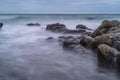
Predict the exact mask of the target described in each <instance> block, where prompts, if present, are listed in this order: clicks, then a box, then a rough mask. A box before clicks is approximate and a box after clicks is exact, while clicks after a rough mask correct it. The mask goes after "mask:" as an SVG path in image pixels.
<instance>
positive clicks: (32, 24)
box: [26, 23, 41, 26]
mask: <svg viewBox="0 0 120 80" xmlns="http://www.w3.org/2000/svg"><path fill="white" fill-rule="evenodd" d="M26 25H27V26H41V25H40V24H39V23H27V24H26Z"/></svg>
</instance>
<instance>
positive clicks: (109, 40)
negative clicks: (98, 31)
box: [93, 33, 120, 47]
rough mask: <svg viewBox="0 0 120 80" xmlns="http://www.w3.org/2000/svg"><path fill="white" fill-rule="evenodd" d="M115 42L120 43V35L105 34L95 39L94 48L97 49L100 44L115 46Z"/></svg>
mask: <svg viewBox="0 0 120 80" xmlns="http://www.w3.org/2000/svg"><path fill="white" fill-rule="evenodd" d="M115 41H120V33H110V34H103V35H101V36H96V37H95V38H94V42H93V47H97V46H98V45H100V44H108V45H110V46H113V45H114V42H115Z"/></svg>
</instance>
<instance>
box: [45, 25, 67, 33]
mask: <svg viewBox="0 0 120 80" xmlns="http://www.w3.org/2000/svg"><path fill="white" fill-rule="evenodd" d="M46 30H48V31H53V32H64V31H66V30H68V29H67V28H66V26H65V25H64V24H60V23H55V24H48V25H47V27H46Z"/></svg>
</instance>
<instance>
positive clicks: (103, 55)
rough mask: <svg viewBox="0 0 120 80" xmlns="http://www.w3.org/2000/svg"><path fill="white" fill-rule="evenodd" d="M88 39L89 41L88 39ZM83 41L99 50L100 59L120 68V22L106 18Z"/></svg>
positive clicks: (106, 63)
mask: <svg viewBox="0 0 120 80" xmlns="http://www.w3.org/2000/svg"><path fill="white" fill-rule="evenodd" d="M86 40H87V41H86ZM81 41H82V43H84V44H86V45H90V46H91V47H92V48H93V49H96V50H97V55H98V60H100V61H101V62H103V63H104V64H105V65H113V66H116V67H118V68H120V57H119V56H120V45H119V44H120V22H119V21H117V20H112V21H109V20H104V21H103V22H102V24H101V25H100V26H99V27H98V28H97V29H96V30H95V31H94V32H93V33H92V36H87V37H84V38H83V40H81Z"/></svg>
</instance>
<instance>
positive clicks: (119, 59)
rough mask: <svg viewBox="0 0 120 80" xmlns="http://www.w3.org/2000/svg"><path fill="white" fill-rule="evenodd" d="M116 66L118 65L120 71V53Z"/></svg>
mask: <svg viewBox="0 0 120 80" xmlns="http://www.w3.org/2000/svg"><path fill="white" fill-rule="evenodd" d="M116 65H117V69H118V70H119V71H120V53H119V55H118V57H117V59H116Z"/></svg>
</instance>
